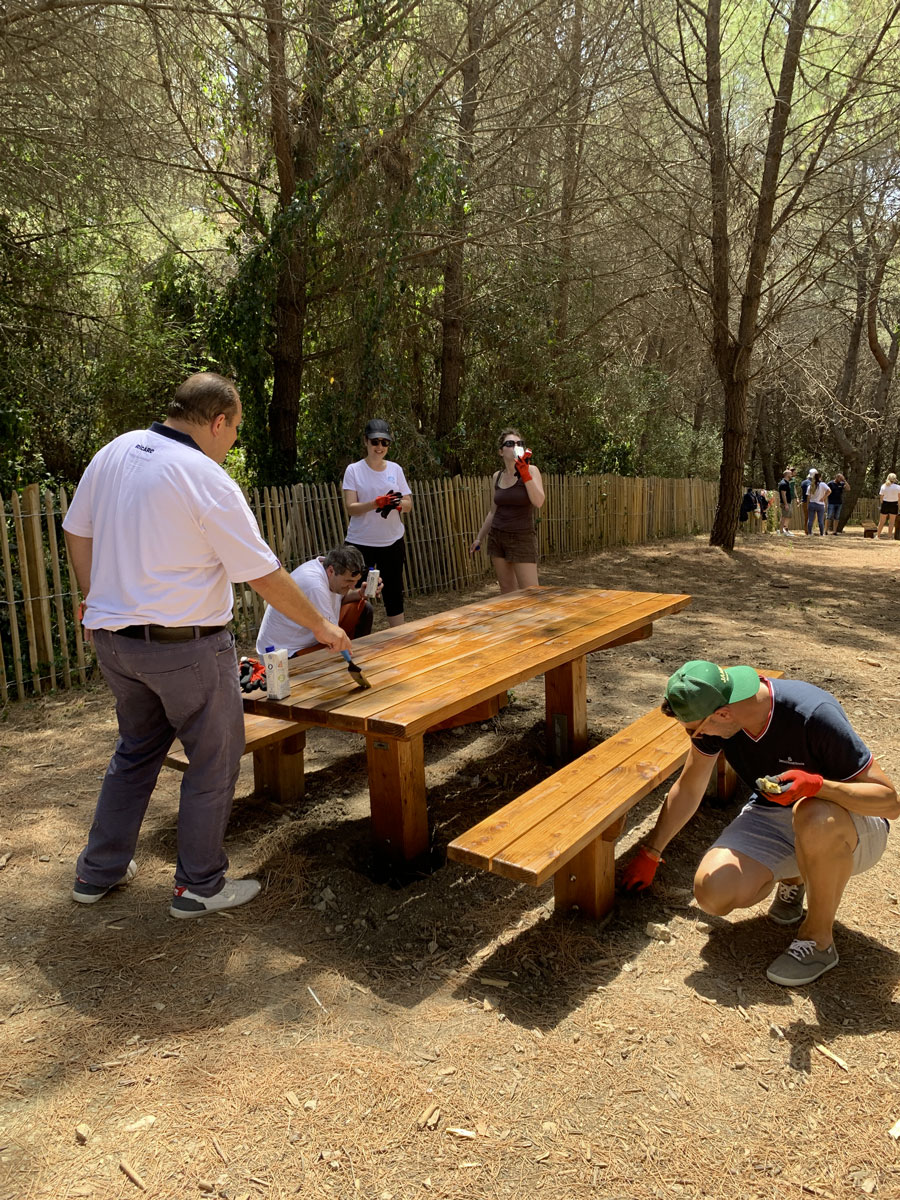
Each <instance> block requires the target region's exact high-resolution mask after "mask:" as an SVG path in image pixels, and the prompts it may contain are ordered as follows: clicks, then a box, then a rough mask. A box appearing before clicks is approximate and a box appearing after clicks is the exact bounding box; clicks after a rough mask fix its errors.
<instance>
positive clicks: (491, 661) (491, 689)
mask: <svg viewBox="0 0 900 1200" xmlns="http://www.w3.org/2000/svg"><path fill="white" fill-rule="evenodd" d="M689 601H690V597H689V596H684V595H677V594H656V593H647V592H636V593H635V592H610V591H606V590H600V589H587V588H537V589H528V590H527V591H525V592H516V593H512V594H511V596H503V597H496V598H494V599H493V600H491V601H485V602H480V603H477V604H473V605H464V606H462V608H460V609H454V610H451V611H450V612H449V613H440V614H435V615H434V616H432V617H428V618H423V619H422V620H420V621H417V622H410V623H409V625H405V626H401V627H399V629H396V630H385V631H382V632H381V633H380V634H377V635H374V636H372V637H368V638H366V639H364V641H363V640H361V641H360V642H359V643H357V644H356V645H354V649H353V654H354V660H355V661H356V662H357V663H358V664H359V666H360V667H361V668H362V670H363V672H364V673H365V674H366V676H367V678H368V679H369V681H370V682H371V683H372V685H373V687H372V689H371V690H369V691H361V690H359V689H358V688H357V687H356V686H355V685H354V684H353V681H352V679H351V678H350V676H349V675H348V672H347V670H346V667H345V664H344V663H343V660H342V659H340V658H338V657H337V656H336V655H334V654H333V652H331V651H327V650H322V651H317V652H316V653H315V654H311V655H306V656H304V657H303V658H302V659H300V660H298V661H299V662H300V663H301V664H307V665H306V666H305V667H303V666H302V667H301V670H300V671H298V672H297V673H296V674H295V676H294V678H293V679H292V693H291V696H290V697H289V698H287V699H285V700H280V701H270V700H266V699H265V698H264V697H263V696H262V695H259V696H257V695H256V694H255V693H251V695H250V697H248V698H247V701H246V706H247V707H248V708H249V709H251V710H252V711H254V712H258V713H267V714H270V715H276V716H282V717H286V718H289V719H293V720H298V721H302V722H305V723H309V724H316V725H327V726H328V727H331V728H336V729H345V730H350V731H355V732H360V733H362V732H370V733H380V734H382V735H385V736H392V737H403V736H415V734H417V733H418V732H422V731H424V730H425V729H426V728H428V727H429V726H430V725H432V724H434V723H435V721H436V720H438V719H441V720H442V719H445V718H448V717H452V716H455V715H456V714H457V713H458V712H462V711H464V710H465V708H467V707H469V706H470V705H471V704H473V703H477V702H479V701H480V700H482V699H488V698H489V697H490V696H494V695H497V694H498V693H499V692H501V691H503V690H505V689H506V688H508V687H512V686H515V684H516V683H519V682H521V681H523V680H526V679H530V678H533V677H534V676H535V675H539V674H542V673H543V672H544V671H546V670H549V669H551V668H552V667H554V666H556V665H559V664H560V663H563V662H567V661H571V660H572V658H573V657H577V656H578V654H581V653H589V652H591V651H592V650H595V649H598V648H601V647H602V646H603V644H604V642H606V641H610V640H613V639H614V638H617V637H619V636H621V635H622V634H623V633H628V632H630V631H632V630H634V629H639V628H641V627H642V626H645V625H646V624H649V622H650V621H651V620H652V619H655V618H656V617H659V616H662V615H665V614H666V613H670V612H675V611H678V609H680V608H683V607H684V606H685V605H686V604H688V603H689ZM416 627H418V629H416ZM386 635H387V636H386ZM392 635H393V636H392ZM292 666H293V664H292Z"/></svg>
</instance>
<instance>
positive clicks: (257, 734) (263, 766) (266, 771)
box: [165, 712, 307, 804]
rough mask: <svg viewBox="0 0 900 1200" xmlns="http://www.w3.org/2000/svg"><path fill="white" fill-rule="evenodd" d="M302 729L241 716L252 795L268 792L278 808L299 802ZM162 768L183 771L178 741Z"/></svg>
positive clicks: (274, 719)
mask: <svg viewBox="0 0 900 1200" xmlns="http://www.w3.org/2000/svg"><path fill="white" fill-rule="evenodd" d="M306 728H307V727H306V726H305V725H299V724H298V723H297V722H296V721H286V720H284V719H282V718H281V717H266V716H257V715H256V714H255V713H249V712H245V713H244V739H245V745H244V753H245V754H252V755H253V787H254V792H257V793H258V792H268V793H269V794H270V795H271V796H273V797H274V798H275V799H276V800H278V801H279V803H281V804H294V803H295V802H296V801H298V800H300V799H301V798H302V796H303V792H304V777H303V750H304V747H305V746H306ZM165 765H166V766H167V767H173V768H174V769H175V770H176V771H186V770H187V765H188V760H187V755H186V754H185V752H184V749H183V747H182V745H181V743H180V742H179V741H175V742H173V743H172V749H171V750H170V751H169V753H168V755H167V756H166V759H165Z"/></svg>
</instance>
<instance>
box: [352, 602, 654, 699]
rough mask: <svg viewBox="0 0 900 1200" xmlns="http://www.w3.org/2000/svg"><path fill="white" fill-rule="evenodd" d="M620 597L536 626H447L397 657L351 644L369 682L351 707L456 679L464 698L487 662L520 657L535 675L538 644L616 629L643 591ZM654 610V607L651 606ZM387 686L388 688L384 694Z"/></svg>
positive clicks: (520, 617)
mask: <svg viewBox="0 0 900 1200" xmlns="http://www.w3.org/2000/svg"><path fill="white" fill-rule="evenodd" d="M620 596H621V597H622V600H621V602H620V601H619V600H617V598H616V596H615V594H611V595H609V597H608V599H607V600H606V609H605V610H604V609H603V608H601V607H600V606H599V603H598V605H597V607H596V608H595V610H594V613H593V615H590V616H588V615H586V614H585V613H584V611H580V612H579V613H578V614H577V615H575V614H570V613H565V612H564V613H563V614H562V615H561V616H559V617H557V618H556V619H555V620H554V621H553V623H552V625H551V624H548V623H546V622H541V623H538V624H535V622H534V619H533V614H532V613H531V612H526V613H516V614H514V615H512V616H509V617H507V618H505V619H504V620H503V621H502V622H501V623H499V624H498V623H497V622H491V623H487V622H486V623H484V624H483V625H482V624H478V625H474V626H468V627H466V628H464V629H461V630H457V629H456V628H454V627H450V628H447V629H446V630H445V631H444V632H443V633H442V635H441V637H440V639H437V638H431V639H428V640H425V641H423V642H422V643H419V644H418V645H414V646H412V647H408V648H405V649H404V652H403V653H402V654H401V655H399V656H397V655H395V654H394V652H393V650H391V653H390V655H389V656H388V655H386V654H385V653H383V652H382V653H381V654H378V655H373V653H372V651H371V649H370V648H366V650H365V652H363V651H362V650H360V652H359V653H357V651H356V648H354V661H356V662H357V663H358V664H359V666H360V667H361V668H362V670H363V671H364V673H365V674H366V677H367V678H368V679H369V680H370V682H371V683H372V685H373V686H372V690H371V691H369V692H366V693H365V694H358V695H356V696H354V697H350V700H351V702H353V705H352V706H353V711H354V712H356V713H360V714H363V713H365V714H366V715H374V714H377V713H380V712H381V711H382V710H383V709H385V708H387V707H390V706H392V705H393V704H394V703H399V702H400V700H401V699H403V700H406V699H411V698H413V697H414V696H415V695H416V694H417V693H419V692H421V693H423V694H424V693H427V692H430V691H432V690H433V689H434V688H435V687H438V688H440V689H441V690H443V691H449V690H452V688H453V687H454V686H456V684H457V682H458V684H459V686H460V690H461V694H462V695H463V696H465V694H466V689H467V688H468V687H469V685H470V677H471V674H472V671H473V669H474V670H483V669H484V668H485V667H487V666H489V665H490V664H492V663H499V664H500V665H501V667H502V668H503V669H504V671H505V670H506V668H507V666H508V661H509V660H510V659H511V658H516V659H518V660H519V661H521V662H522V663H523V664H524V665H525V666H526V669H527V670H529V671H531V672H532V674H534V673H538V674H539V673H540V672H539V671H538V672H535V670H534V663H535V662H537V663H540V662H541V661H542V658H543V654H542V651H541V647H542V646H544V645H545V644H546V643H547V642H551V641H552V642H554V643H555V642H556V641H557V639H558V638H559V637H560V636H562V635H563V634H564V633H570V634H573V635H576V636H579V635H580V631H581V630H583V629H587V628H591V627H593V626H594V625H596V623H597V622H598V621H600V620H604V621H607V622H610V621H615V625H616V627H617V628H618V626H619V625H620V624H623V623H624V616H623V610H628V611H630V609H628V605H634V604H635V603H639V602H643V601H645V599H646V593H640V592H638V593H620ZM642 611H643V610H642ZM647 611H650V610H649V609H648V610H647ZM653 611H654V612H655V611H656V609H655V607H654V608H653ZM607 629H608V626H604V628H603V634H604V636H606V633H607ZM535 654H536V656H535ZM436 671H437V673H438V675H439V677H438V678H436V677H435V672H436ZM388 688H390V689H391V693H390V694H389V695H388V694H387V689H388Z"/></svg>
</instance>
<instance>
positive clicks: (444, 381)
mask: <svg viewBox="0 0 900 1200" xmlns="http://www.w3.org/2000/svg"><path fill="white" fill-rule="evenodd" d="M466 36H467V42H468V56H467V58H466V61H465V63H464V64H463V69H462V103H461V105H460V112H459V143H458V151H457V164H458V165H457V169H458V179H457V188H456V195H455V197H454V200H453V206H452V209H451V220H450V237H451V243H450V248H449V249H448V251H447V258H446V261H445V264H444V296H443V313H442V316H441V335H442V336H441V386H440V391H439V393H438V410H437V420H436V422H435V434H436V436H437V439H438V441H439V442H440V443H441V447H440V453H441V458H442V461H443V463H444V465H445V466H446V467H447V468H448V469H449V470H450V472H451V473H452V474H458V472H459V471H460V469H461V464H460V461H459V454H458V449H457V447H455V446H454V445H453V441H452V440H453V438H454V435H455V433H456V428H457V425H458V423H459V399H460V392H461V390H462V378H463V371H464V370H465V351H464V349H463V337H464V328H463V309H464V305H465V277H464V273H463V267H464V261H465V258H464V254H465V237H466V230H467V227H468V218H467V215H466V200H467V198H468V190H469V183H470V180H471V175H472V167H473V164H474V162H475V120H476V117H477V114H478V80H479V74H480V71H481V58H480V55H481V45H482V40H483V37H484V7H483V5H482V3H481V0H477V3H476V4H475V6H474V7H473V6H472V5H470V6H469V8H468V10H467V14H466Z"/></svg>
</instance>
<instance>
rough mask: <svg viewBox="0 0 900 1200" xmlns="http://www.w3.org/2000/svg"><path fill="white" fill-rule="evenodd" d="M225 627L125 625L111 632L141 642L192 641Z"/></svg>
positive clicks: (220, 630)
mask: <svg viewBox="0 0 900 1200" xmlns="http://www.w3.org/2000/svg"><path fill="white" fill-rule="evenodd" d="M227 628H228V626H227V625H126V626H125V628H124V629H114V630H113V633H117V634H118V635H119V637H127V638H136V639H137V640H138V641H142V642H193V641H195V640H196V639H197V638H204V637H212V635H213V634H214V633H222V632H224V630H226V629H227Z"/></svg>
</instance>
